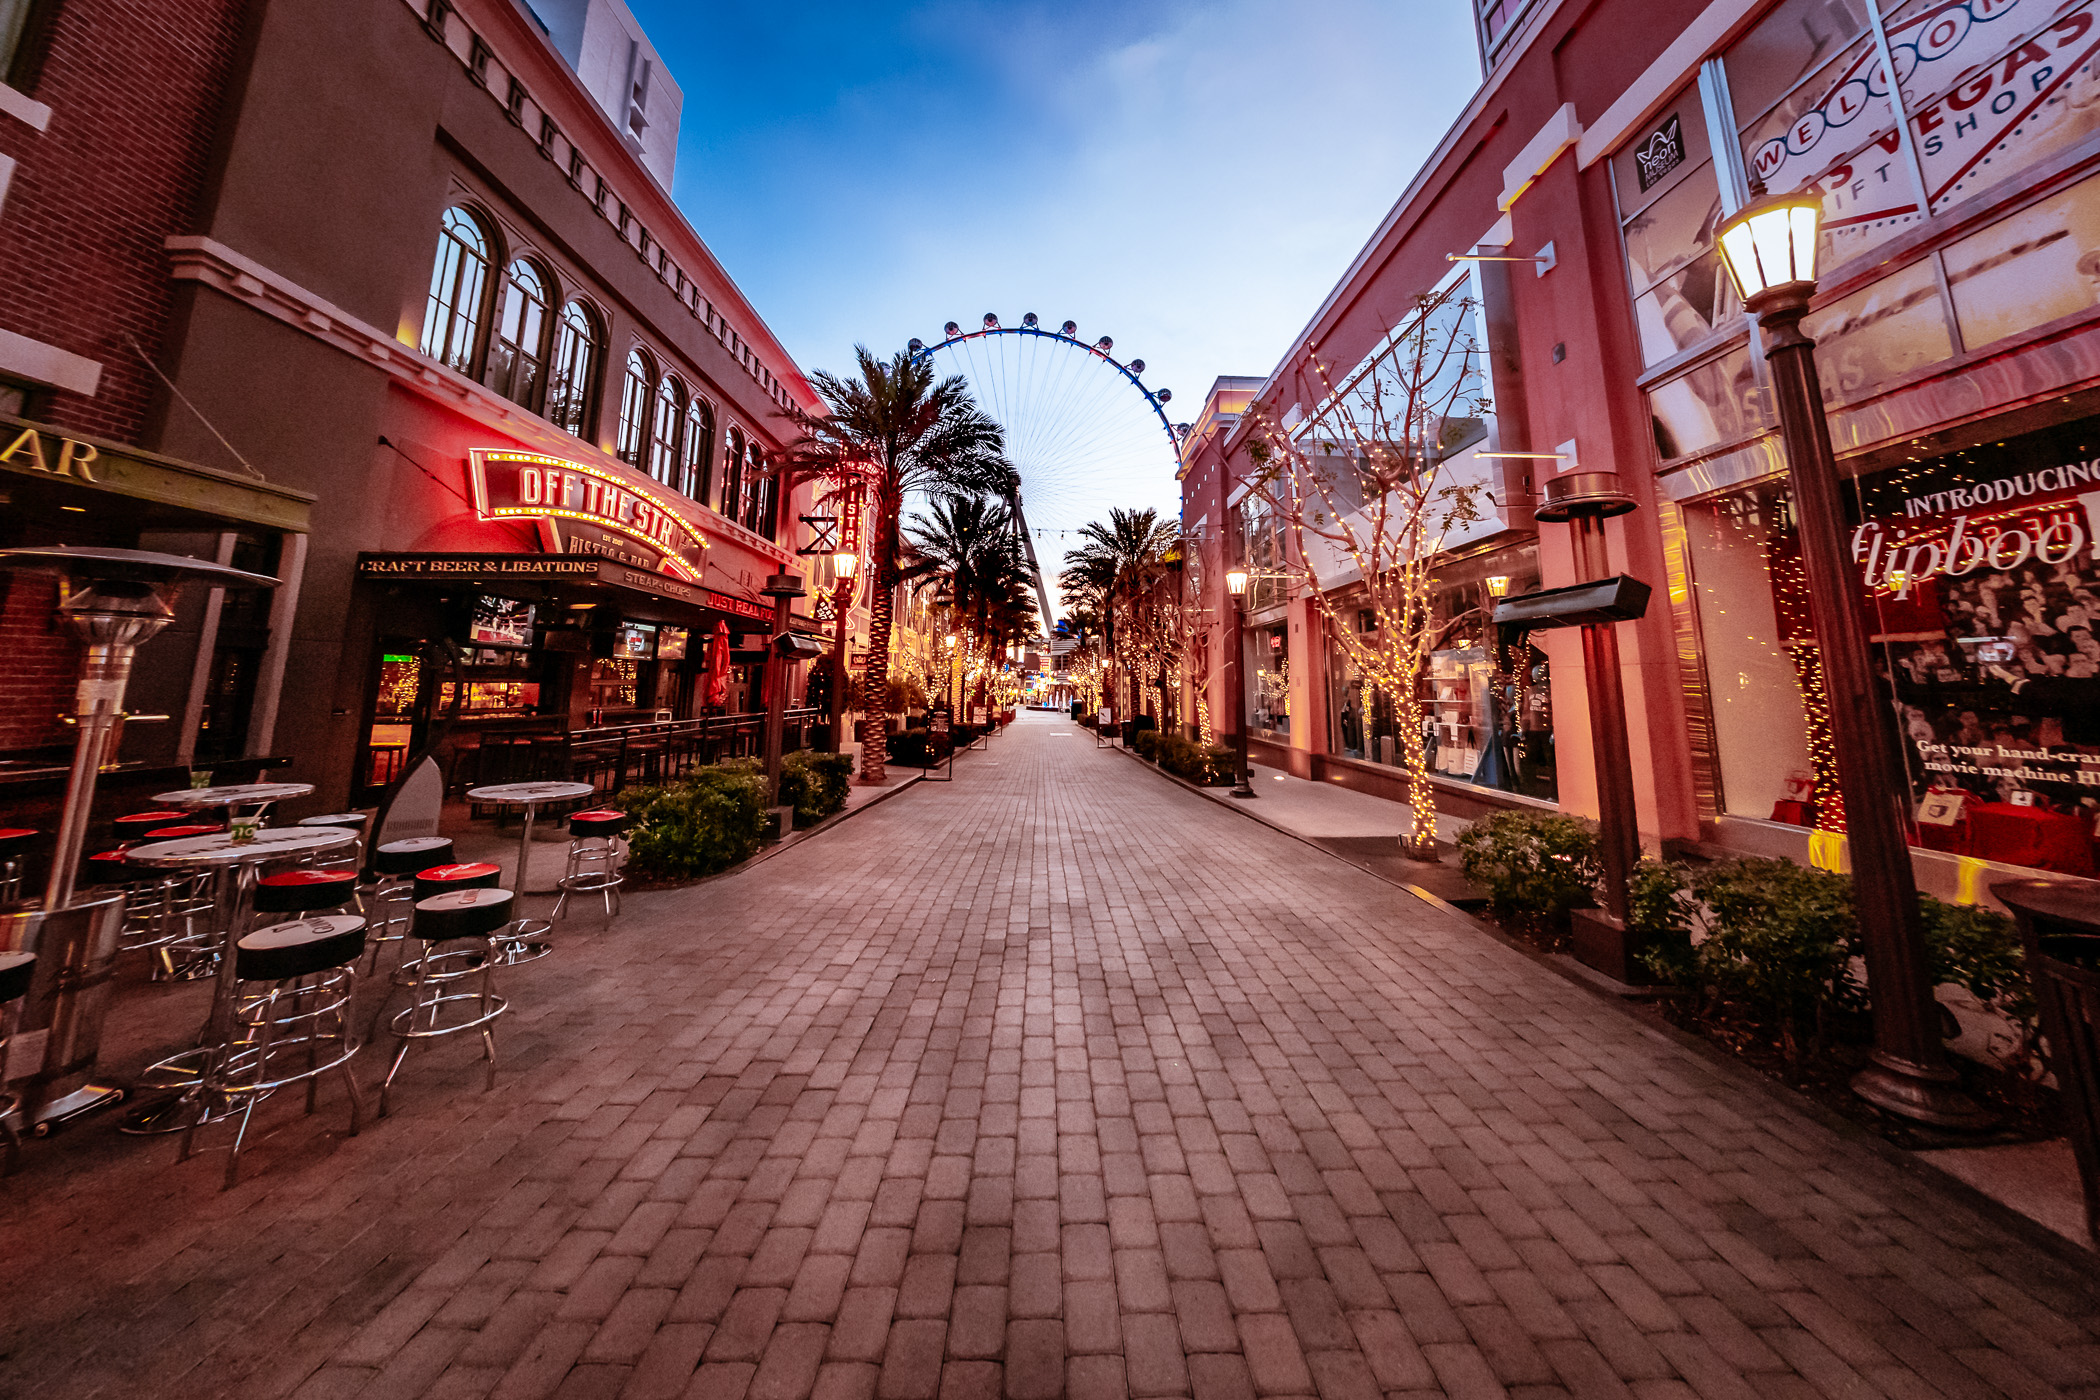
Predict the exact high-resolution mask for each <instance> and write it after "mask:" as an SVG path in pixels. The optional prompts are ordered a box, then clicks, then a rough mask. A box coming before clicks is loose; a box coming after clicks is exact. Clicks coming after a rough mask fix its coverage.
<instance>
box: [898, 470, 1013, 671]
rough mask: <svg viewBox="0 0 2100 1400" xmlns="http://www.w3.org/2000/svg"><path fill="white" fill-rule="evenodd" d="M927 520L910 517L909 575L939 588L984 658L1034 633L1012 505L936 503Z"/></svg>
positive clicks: (961, 498) (963, 500) (978, 500)
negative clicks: (912, 556)
mask: <svg viewBox="0 0 2100 1400" xmlns="http://www.w3.org/2000/svg"><path fill="white" fill-rule="evenodd" d="M930 509H931V512H932V513H931V515H930V516H927V515H914V516H912V518H911V522H910V526H909V529H908V531H907V533H908V535H909V537H910V540H911V544H912V547H913V548H914V550H916V551H917V553H918V555H919V562H918V563H917V564H916V565H915V566H913V567H912V568H911V569H908V570H906V571H905V572H906V575H907V576H909V575H912V574H917V575H919V576H920V578H921V581H922V583H923V584H926V585H934V586H938V587H939V588H940V589H941V595H942V596H941V599H940V601H941V602H943V603H944V604H946V605H947V606H948V607H949V608H951V609H953V610H954V612H955V615H956V617H957V618H958V620H959V624H960V625H961V626H962V627H964V628H966V629H967V630H968V631H969V633H970V635H971V637H973V638H974V639H975V640H976V641H977V643H978V644H979V646H980V647H981V648H982V650H983V652H984V654H986V655H995V654H997V653H999V652H1001V651H1003V650H1004V649H1005V647H1006V645H1007V643H1009V642H1011V641H1014V640H1016V639H1018V638H1020V637H1023V636H1026V635H1028V634H1030V633H1032V632H1033V630H1034V627H1033V622H1034V617H1035V602H1034V600H1033V599H1031V598H1030V597H1029V596H1028V593H1029V587H1028V585H1029V577H1030V575H1029V571H1028V568H1027V565H1026V564H1025V563H1024V562H1023V561H1022V558H1021V541H1020V537H1019V536H1018V535H1017V534H1016V533H1015V519H1014V514H1013V510H1012V507H1011V505H1010V504H1009V503H1008V502H1006V501H1001V500H997V499H993V498H990V497H985V496H976V495H960V494H958V495H946V496H940V497H936V498H935V499H934V501H933V502H932V505H931V507H930Z"/></svg>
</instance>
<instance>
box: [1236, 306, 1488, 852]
mask: <svg viewBox="0 0 2100 1400" xmlns="http://www.w3.org/2000/svg"><path fill="white" fill-rule="evenodd" d="M1468 287H1469V284H1468V283H1466V282H1459V283H1456V284H1454V285H1452V286H1451V287H1448V288H1446V289H1444V290H1441V291H1437V292H1432V293H1429V294H1427V295H1424V296H1423V297H1421V298H1419V299H1418V300H1417V301H1416V303H1415V305H1414V306H1413V307H1412V308H1411V309H1410V310H1409V312H1408V314H1407V315H1406V317H1404V318H1403V319H1402V320H1401V322H1400V323H1399V324H1398V325H1397V326H1395V327H1394V328H1393V329H1392V330H1391V332H1390V333H1388V335H1387V336H1386V337H1385V339H1384V340H1383V341H1382V342H1381V344H1380V347H1379V349H1378V350H1376V351H1374V352H1373V354H1372V355H1371V356H1369V357H1368V358H1367V359H1366V360H1365V361H1364V362H1363V363H1361V364H1360V365H1358V366H1357V367H1356V368H1355V369H1354V370H1352V371H1350V372H1348V373H1347V374H1346V375H1344V376H1341V377H1340V378H1336V377H1334V376H1333V375H1332V373H1331V369H1330V367H1329V366H1327V365H1325V364H1323V363H1321V362H1320V360H1319V359H1318V358H1317V354H1316V355H1315V358H1314V360H1313V368H1314V371H1315V373H1316V374H1318V375H1319V377H1320V382H1321V389H1322V394H1323V398H1322V402H1321V403H1320V404H1319V406H1318V408H1317V409H1316V410H1315V411H1314V412H1313V413H1312V414H1311V415H1310V417H1308V418H1307V419H1306V420H1305V421H1304V422H1303V423H1301V424H1299V425H1297V426H1296V427H1295V428H1293V429H1290V430H1286V429H1285V428H1283V427H1282V426H1280V425H1278V424H1277V423H1275V422H1274V421H1272V420H1270V419H1268V418H1267V417H1266V416H1264V415H1262V414H1261V412H1260V410H1259V409H1257V410H1254V416H1255V427H1254V435H1253V437H1252V439H1251V441H1250V444H1249V448H1248V455H1249V457H1250V458H1251V459H1252V462H1253V470H1252V472H1251V473H1250V478H1249V486H1250V488H1251V490H1252V491H1253V492H1254V493H1255V494H1256V495H1258V496H1259V497H1260V498H1261V500H1262V501H1263V502H1264V503H1265V504H1266V505H1267V506H1268V507H1269V508H1270V510H1272V511H1273V512H1274V513H1275V515H1276V517H1277V519H1278V521H1279V522H1280V523H1281V524H1283V525H1284V526H1285V527H1287V529H1288V531H1289V540H1288V544H1289V547H1288V548H1287V549H1286V550H1284V551H1283V569H1284V572H1285V573H1286V575H1287V577H1288V579H1289V581H1290V582H1292V583H1294V584H1296V585H1299V586H1302V587H1303V588H1304V589H1305V590H1306V591H1307V592H1308V593H1309V594H1310V596H1311V598H1312V600H1313V602H1314V604H1315V605H1316V606H1317V607H1318V609H1319V611H1320V613H1321V615H1322V616H1324V617H1325V618H1326V619H1327V622H1328V627H1327V632H1328V634H1329V635H1330V636H1331V637H1333V638H1334V640H1335V642H1336V643H1337V644H1338V645H1339V646H1340V647H1341V649H1342V651H1343V652H1344V653H1345V654H1346V655H1347V657H1348V658H1349V660H1351V661H1352V662H1354V663H1355V665H1356V667H1357V670H1358V671H1359V673H1360V674H1361V675H1362V676H1363V677H1364V679H1365V681H1366V682H1367V683H1369V684H1370V685H1371V686H1374V687H1375V688H1376V689H1377V690H1378V691H1379V692H1380V693H1381V694H1383V695H1384V696H1385V698H1386V700H1387V701H1388V703H1390V704H1391V706H1392V708H1393V713H1394V716H1395V720H1396V728H1397V730H1398V738H1399V741H1400V752H1401V758H1402V762H1401V767H1402V769H1403V771H1404V772H1405V773H1406V775H1407V792H1408V801H1409V804H1410V805H1411V806H1412V808H1413V813H1412V816H1411V819H1410V822H1409V826H1408V831H1407V834H1406V835H1404V836H1403V837H1402V838H1401V845H1402V847H1403V848H1404V850H1405V851H1406V853H1407V854H1408V855H1410V856H1413V857H1415V858H1416V859H1421V860H1435V859H1436V858H1437V857H1436V791H1435V789H1434V788H1433V787H1432V786H1431V785H1430V781H1429V765H1430V754H1429V749H1428V745H1427V744H1426V742H1425V739H1426V725H1425V720H1426V719H1427V711H1426V709H1425V707H1424V705H1423V702H1422V693H1421V677H1422V675H1423V673H1424V670H1425V668H1426V666H1427V665H1428V662H1429V659H1430V653H1431V652H1433V651H1436V650H1438V649H1439V648H1440V646H1441V644H1442V642H1443V640H1444V639H1445V638H1446V637H1447V636H1449V635H1450V634H1451V633H1452V632H1453V631H1454V629H1457V628H1460V627H1465V626H1471V625H1474V624H1476V623H1478V622H1479V621H1480V619H1479V618H1478V617H1477V616H1475V615H1472V614H1467V615H1464V616H1460V617H1456V618H1450V619H1446V620H1444V621H1442V622H1439V621H1438V620H1437V617H1436V609H1435V600H1434V597H1433V588H1432V586H1433V584H1434V582H1435V580H1434V578H1433V573H1434V569H1435V564H1436V560H1437V555H1438V551H1439V550H1440V549H1442V548H1443V542H1444V539H1445V537H1446V536H1447V535H1448V534H1449V533H1450V532H1451V531H1453V530H1454V529H1456V528H1458V527H1461V526H1463V525H1465V524H1467V523H1470V522H1472V521H1476V520H1479V519H1480V518H1481V515H1482V512H1481V510H1480V501H1481V499H1482V498H1483V496H1484V494H1485V488H1484V487H1482V486H1481V485H1479V484H1477V483H1473V482H1468V481H1465V480H1461V479H1457V473H1455V472H1453V471H1450V470H1447V469H1446V465H1445V464H1446V462H1447V461H1448V460H1449V459H1450V458H1451V457H1452V456H1454V455H1455V454H1456V451H1457V450H1458V449H1459V448H1460V447H1462V446H1464V445H1468V444H1470V443H1472V442H1473V441H1474V440H1475V438H1476V437H1477V424H1478V423H1479V421H1480V420H1481V419H1483V418H1485V417H1486V416H1487V414H1488V413H1489V411H1490V405H1489V403H1488V400H1487V397H1486V394H1485V378H1484V375H1483V373H1482V354H1483V352H1482V348H1481V346H1480V344H1479V342H1478V340H1477V338H1476V337H1475V335H1474V334H1473V331H1472V323H1473V316H1472V312H1473V310H1474V307H1475V306H1476V302H1475V301H1474V299H1473V298H1472V297H1470V296H1469V295H1467V294H1466V293H1467V290H1468ZM1344 561H1346V562H1347V564H1348V565H1353V566H1354V570H1355V573H1356V575H1357V576H1358V577H1359V578H1360V579H1361V580H1362V589H1363V593H1362V596H1361V597H1360V598H1358V597H1354V596H1352V597H1351V598H1350V600H1349V602H1348V604H1347V607H1348V609H1349V611H1350V612H1351V613H1354V612H1356V611H1358V610H1359V609H1362V610H1366V611H1368V612H1370V613H1371V615H1372V616H1371V621H1372V622H1373V623H1374V624H1375V626H1373V627H1372V628H1371V629H1370V630H1364V629H1363V628H1361V627H1359V626H1356V625H1352V623H1351V621H1350V620H1345V619H1344V618H1343V616H1342V615H1341V614H1342V604H1341V603H1340V602H1339V601H1338V600H1337V599H1336V598H1335V597H1334V596H1332V595H1331V594H1330V593H1329V591H1328V590H1327V589H1325V588H1323V587H1322V584H1321V576H1322V575H1323V574H1324V575H1326V576H1328V577H1330V578H1332V577H1333V576H1334V575H1336V574H1337V573H1340V572H1343V571H1344V568H1345V565H1344Z"/></svg>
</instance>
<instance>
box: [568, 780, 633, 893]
mask: <svg viewBox="0 0 2100 1400" xmlns="http://www.w3.org/2000/svg"><path fill="white" fill-rule="evenodd" d="M631 824H632V822H631V819H630V818H629V817H628V815H627V814H626V813H625V812H621V811H616V810H614V809H613V808H610V807H601V808H596V809H593V810H591V811H588V812H572V813H570V814H569V865H568V870H567V872H566V873H565V874H564V875H563V876H562V877H561V879H560V881H559V882H558V883H559V885H560V887H561V894H560V895H558V896H557V897H556V898H555V901H554V917H555V918H557V919H559V918H560V917H561V911H562V909H563V908H564V907H565V906H566V905H567V904H568V902H569V896H570V895H572V894H595V895H600V896H602V897H603V898H604V900H605V917H606V918H608V919H610V918H612V916H613V915H615V914H617V913H619V911H620V886H622V885H624V884H626V883H627V877H626V876H625V875H622V874H621V873H620V864H619V856H620V848H619V845H618V842H619V838H620V834H621V833H622V832H624V831H626V830H627V828H628V827H629V826H630V825H631Z"/></svg>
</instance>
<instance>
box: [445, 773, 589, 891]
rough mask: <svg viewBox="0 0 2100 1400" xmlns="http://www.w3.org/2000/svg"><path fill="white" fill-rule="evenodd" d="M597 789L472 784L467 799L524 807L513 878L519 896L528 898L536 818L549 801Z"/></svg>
mask: <svg viewBox="0 0 2100 1400" xmlns="http://www.w3.org/2000/svg"><path fill="white" fill-rule="evenodd" d="M595 791H596V789H595V788H593V787H592V786H591V785H590V784H589V783H502V784H499V785H498V786H496V787H481V788H469V789H468V790H467V800H468V801H470V802H485V803H488V804H489V805H491V806H496V807H522V808H524V810H525V821H524V823H523V825H524V830H523V831H521V832H519V833H518V874H517V878H516V880H514V881H513V882H512V884H513V887H514V888H515V889H516V890H517V892H518V898H519V899H520V900H523V899H524V898H525V869H526V862H527V861H529V860H531V859H532V818H533V814H534V813H536V812H537V811H538V810H539V809H540V808H541V807H543V806H545V805H546V804H547V803H549V802H567V801H570V800H572V799H574V798H578V797H589V796H590V795H591V794H592V793H593V792H595Z"/></svg>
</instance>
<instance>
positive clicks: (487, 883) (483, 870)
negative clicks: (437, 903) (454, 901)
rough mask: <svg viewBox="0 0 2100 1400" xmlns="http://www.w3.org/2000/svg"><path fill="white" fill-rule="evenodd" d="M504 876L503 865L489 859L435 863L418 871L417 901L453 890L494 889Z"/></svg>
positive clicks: (416, 879)
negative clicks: (454, 863)
mask: <svg viewBox="0 0 2100 1400" xmlns="http://www.w3.org/2000/svg"><path fill="white" fill-rule="evenodd" d="M502 878H503V867H502V866H500V865H491V864H489V863H488V862H487V861H468V862H465V863H463V864H459V865H449V864H448V865H433V866H430V867H428V868H426V869H423V870H418V871H417V872H416V878H415V886H414V888H415V902H416V903H417V904H421V903H422V902H423V901H424V900H426V899H429V898H430V897H431V896H433V895H440V894H446V893H448V892H450V891H452V890H492V889H495V888H496V885H497V882H498V881H500V880H501V879H502Z"/></svg>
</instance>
